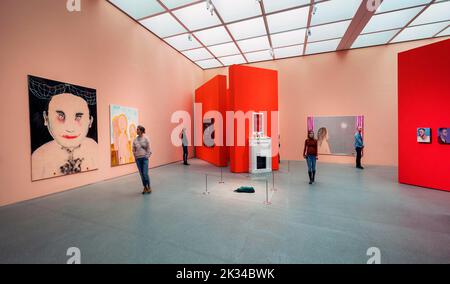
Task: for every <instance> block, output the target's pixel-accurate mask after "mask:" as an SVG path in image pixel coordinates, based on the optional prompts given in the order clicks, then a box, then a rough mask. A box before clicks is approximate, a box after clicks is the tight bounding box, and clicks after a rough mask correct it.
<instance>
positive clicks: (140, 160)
mask: <svg viewBox="0 0 450 284" xmlns="http://www.w3.org/2000/svg"><path fill="white" fill-rule="evenodd" d="M136 133H137V137H136V138H135V139H134V141H133V155H134V158H135V160H136V165H137V167H138V170H139V174H140V175H141V179H142V184H143V185H144V191H143V192H142V194H146V193H149V194H150V193H152V188H151V187H150V177H149V176H148V158H149V157H150V156H151V155H152V152H151V150H150V141H149V139H148V138H147V137H146V136H145V135H144V134H145V128H144V127H143V126H141V125H139V126H138V127H137V131H136Z"/></svg>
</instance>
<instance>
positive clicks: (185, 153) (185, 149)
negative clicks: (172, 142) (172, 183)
mask: <svg viewBox="0 0 450 284" xmlns="http://www.w3.org/2000/svg"><path fill="white" fill-rule="evenodd" d="M181 141H182V142H183V164H184V165H185V166H189V163H188V156H189V152H188V146H189V141H188V138H187V135H186V128H183V130H182V131H181Z"/></svg>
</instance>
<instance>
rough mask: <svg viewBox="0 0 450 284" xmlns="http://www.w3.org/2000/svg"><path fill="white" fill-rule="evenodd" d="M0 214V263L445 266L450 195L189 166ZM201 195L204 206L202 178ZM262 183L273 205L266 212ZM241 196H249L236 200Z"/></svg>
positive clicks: (360, 180)
mask: <svg viewBox="0 0 450 284" xmlns="http://www.w3.org/2000/svg"><path fill="white" fill-rule="evenodd" d="M191 164H192V165H191V166H190V167H184V166H182V165H181V164H178V163H177V164H172V165H168V166H164V167H160V168H157V169H153V170H151V171H150V175H151V179H152V187H153V188H154V193H152V194H151V195H146V196H142V195H141V193H140V191H141V185H140V180H139V178H138V176H137V175H130V176H126V177H121V178H117V179H114V180H109V181H105V182H100V183H97V184H93V185H89V186H85V187H82V188H79V189H75V190H71V191H68V192H64V193H60V194H55V195H52V196H48V197H44V198H40V199H35V200H32V201H28V202H23V203H19V204H16V205H11V206H6V207H2V208H0V228H1V230H0V263H65V262H66V261H67V259H68V258H69V257H68V256H66V252H67V249H68V248H70V247H77V248H79V249H80V251H81V262H82V263H194V264H195V263H214V264H221V263H245V264H255V263H256V264H259V263H261V264H266V263H268V264H278V263H361V264H363V263H366V262H367V260H368V259H369V256H367V255H366V253H367V250H368V249H369V248H370V247H376V248H378V249H380V251H381V262H382V263H450V193H446V192H440V191H435V190H429V189H423V188H418V187H412V186H406V185H400V184H398V183H397V180H396V172H397V169H396V168H392V167H367V168H366V170H364V171H360V170H356V169H354V168H353V167H351V166H350V165H334V164H319V169H318V171H319V173H318V175H317V179H318V181H317V183H316V184H315V185H313V186H310V185H308V184H307V174H306V166H305V163H304V162H290V167H289V171H288V163H287V162H283V163H282V164H281V170H280V172H278V173H276V175H275V189H276V190H275V191H273V190H272V183H271V176H258V177H251V176H248V175H245V174H241V175H234V174H231V173H229V172H228V169H225V170H224V181H225V183H224V184H219V183H218V181H219V180H220V169H218V168H215V167H213V166H210V165H208V164H206V163H204V162H202V161H199V160H192V161H191ZM206 173H208V174H209V178H208V180H209V185H208V188H209V192H210V194H208V195H205V194H203V192H204V191H205V179H206V178H205V174H206ZM266 178H268V179H269V180H270V183H269V198H270V201H271V202H272V204H271V205H265V204H264V201H265V199H266V190H265V188H266V184H265V180H266ZM241 185H251V186H254V187H255V188H256V193H255V194H242V193H241V194H238V193H234V192H233V190H234V189H236V188H237V187H239V186H241Z"/></svg>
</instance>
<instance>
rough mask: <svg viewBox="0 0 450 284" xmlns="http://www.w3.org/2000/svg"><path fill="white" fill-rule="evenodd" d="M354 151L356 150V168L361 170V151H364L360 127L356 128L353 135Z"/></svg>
mask: <svg viewBox="0 0 450 284" xmlns="http://www.w3.org/2000/svg"><path fill="white" fill-rule="evenodd" d="M355 149H356V168H358V169H361V170H363V169H364V168H363V167H362V165H361V158H362V151H363V149H364V142H363V137H362V127H361V126H359V127H358V131H357V132H356V134H355Z"/></svg>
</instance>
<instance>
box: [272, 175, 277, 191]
mask: <svg viewBox="0 0 450 284" xmlns="http://www.w3.org/2000/svg"><path fill="white" fill-rule="evenodd" d="M272 191H277V189H276V188H275V172H272Z"/></svg>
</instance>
